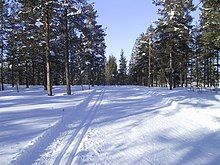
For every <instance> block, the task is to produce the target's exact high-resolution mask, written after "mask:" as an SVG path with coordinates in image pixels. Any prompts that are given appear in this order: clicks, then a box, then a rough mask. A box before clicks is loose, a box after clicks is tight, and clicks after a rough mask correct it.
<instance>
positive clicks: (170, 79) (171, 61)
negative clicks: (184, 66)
mask: <svg viewBox="0 0 220 165" xmlns="http://www.w3.org/2000/svg"><path fill="white" fill-rule="evenodd" d="M169 82H170V84H169V85H170V90H172V89H173V57H172V52H171V51H170V77H169Z"/></svg>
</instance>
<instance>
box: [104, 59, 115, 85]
mask: <svg viewBox="0 0 220 165" xmlns="http://www.w3.org/2000/svg"><path fill="white" fill-rule="evenodd" d="M117 76H118V71H117V60H116V58H115V57H114V56H113V55H111V56H109V58H108V60H107V62H106V65H105V78H106V84H108V85H116V84H117Z"/></svg>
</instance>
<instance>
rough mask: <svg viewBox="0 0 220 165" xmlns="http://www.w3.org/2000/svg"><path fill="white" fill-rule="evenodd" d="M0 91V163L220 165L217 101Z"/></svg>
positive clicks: (167, 95) (133, 90)
mask: <svg viewBox="0 0 220 165" xmlns="http://www.w3.org/2000/svg"><path fill="white" fill-rule="evenodd" d="M64 91H65V87H55V88H54V93H55V95H54V96H52V97H48V96H47V95H46V93H45V92H44V91H43V88H42V87H31V88H30V89H22V90H21V91H20V93H17V92H15V91H14V90H6V91H4V92H0V125H1V127H0V164H1V165H4V164H20V165H25V164H27V165H29V164H48V165H50V164H61V165H62V164H120V165H121V164H141V165H142V164H158V165H159V164H193V165H194V164H219V162H220V95H219V94H218V93H216V92H211V91H203V92H199V91H196V92H193V91H190V90H187V89H175V90H173V91H169V90H167V89H165V88H146V87H137V86H118V87H116V86H106V87H96V88H93V89H91V90H88V89H86V90H84V91H81V89H80V87H74V88H73V92H74V94H73V95H71V96H68V95H65V93H64Z"/></svg>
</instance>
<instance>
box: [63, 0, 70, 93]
mask: <svg viewBox="0 0 220 165" xmlns="http://www.w3.org/2000/svg"><path fill="white" fill-rule="evenodd" d="M65 2H66V3H67V0H66V1H65ZM64 12H65V13H64V15H65V16H64V17H65V37H66V42H65V74H66V91H67V95H71V86H70V69H69V31H68V18H67V9H65V11H64Z"/></svg>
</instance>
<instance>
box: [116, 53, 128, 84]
mask: <svg viewBox="0 0 220 165" xmlns="http://www.w3.org/2000/svg"><path fill="white" fill-rule="evenodd" d="M126 77H127V61H126V58H125V56H124V51H123V50H121V54H120V59H119V69H118V83H119V84H120V85H125V84H126Z"/></svg>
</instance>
